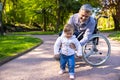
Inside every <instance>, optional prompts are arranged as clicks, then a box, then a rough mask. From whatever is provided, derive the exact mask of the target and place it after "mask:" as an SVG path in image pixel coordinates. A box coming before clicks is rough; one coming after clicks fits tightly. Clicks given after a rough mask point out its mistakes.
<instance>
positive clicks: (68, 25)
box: [63, 24, 74, 32]
mask: <svg viewBox="0 0 120 80" xmlns="http://www.w3.org/2000/svg"><path fill="white" fill-rule="evenodd" d="M63 31H64V32H70V31H74V27H73V26H72V25H71V24H66V25H65V26H64V29H63Z"/></svg>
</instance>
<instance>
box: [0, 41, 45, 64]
mask: <svg viewBox="0 0 120 80" xmlns="http://www.w3.org/2000/svg"><path fill="white" fill-rule="evenodd" d="M41 44H43V41H42V42H41V43H39V44H37V45H36V46H33V47H32V48H30V49H28V50H26V51H23V52H21V53H18V54H17V55H15V56H12V57H9V58H6V59H4V60H1V61H0V66H2V65H3V64H5V63H7V62H9V61H11V60H13V59H15V58H17V57H19V56H22V55H24V54H26V53H28V52H30V51H31V50H33V49H35V48H36V47H38V46H40V45H41Z"/></svg>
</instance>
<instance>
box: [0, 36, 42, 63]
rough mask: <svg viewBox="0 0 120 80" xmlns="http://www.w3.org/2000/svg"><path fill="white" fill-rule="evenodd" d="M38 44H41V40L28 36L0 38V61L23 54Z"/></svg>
mask: <svg viewBox="0 0 120 80" xmlns="http://www.w3.org/2000/svg"><path fill="white" fill-rule="evenodd" d="M40 43H42V40H41V39H38V38H33V37H30V36H20V35H19V36H17V35H6V36H0V61H1V60H4V59H6V58H8V57H12V56H15V55H17V54H19V53H21V52H24V51H26V50H28V49H30V48H32V47H33V46H36V45H38V44H40Z"/></svg>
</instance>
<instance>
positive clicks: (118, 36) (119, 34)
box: [109, 31, 120, 41]
mask: <svg viewBox="0 0 120 80" xmlns="http://www.w3.org/2000/svg"><path fill="white" fill-rule="evenodd" d="M109 37H110V38H111V39H113V40H117V41H120V31H114V32H113V33H111V34H110V35H109Z"/></svg>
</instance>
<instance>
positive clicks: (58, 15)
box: [55, 0, 60, 32]
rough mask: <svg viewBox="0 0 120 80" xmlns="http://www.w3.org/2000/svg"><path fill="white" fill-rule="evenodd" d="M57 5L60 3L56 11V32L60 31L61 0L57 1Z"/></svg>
mask: <svg viewBox="0 0 120 80" xmlns="http://www.w3.org/2000/svg"><path fill="white" fill-rule="evenodd" d="M57 5H58V9H57V11H56V14H57V17H56V19H57V23H56V27H55V32H58V31H59V26H60V0H58V1H57Z"/></svg>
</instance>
